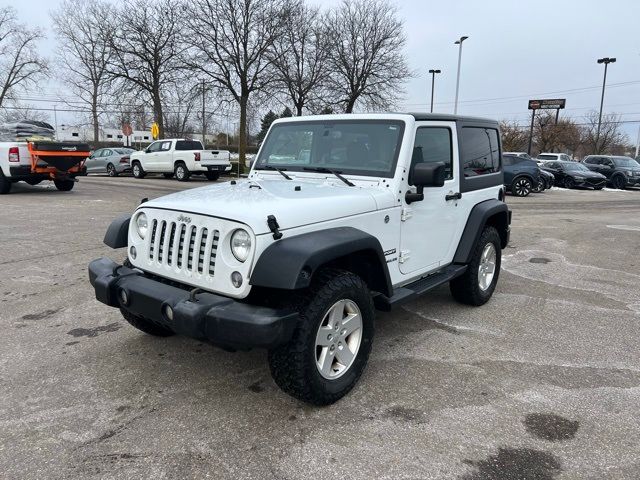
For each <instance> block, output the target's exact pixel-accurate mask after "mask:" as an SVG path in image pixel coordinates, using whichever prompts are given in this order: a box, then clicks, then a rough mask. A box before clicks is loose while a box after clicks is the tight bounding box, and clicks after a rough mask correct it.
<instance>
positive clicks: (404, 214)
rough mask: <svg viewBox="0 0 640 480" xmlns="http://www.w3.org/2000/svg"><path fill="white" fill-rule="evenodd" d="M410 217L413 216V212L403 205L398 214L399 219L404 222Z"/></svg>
mask: <svg viewBox="0 0 640 480" xmlns="http://www.w3.org/2000/svg"><path fill="white" fill-rule="evenodd" d="M411 217H413V213H411V209H410V208H408V207H404V208H403V209H402V213H401V214H400V220H402V221H403V222H406V221H407V220H409V219H410V218H411Z"/></svg>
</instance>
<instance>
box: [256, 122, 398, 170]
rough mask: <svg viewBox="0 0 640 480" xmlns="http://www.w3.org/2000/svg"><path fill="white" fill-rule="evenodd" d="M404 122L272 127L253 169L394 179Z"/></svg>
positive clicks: (327, 123) (313, 123)
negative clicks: (307, 170)
mask: <svg viewBox="0 0 640 480" xmlns="http://www.w3.org/2000/svg"><path fill="white" fill-rule="evenodd" d="M403 131H404V123H403V122H401V121H395V120H333V121H310V122H292V123H282V124H275V125H273V127H272V128H271V130H270V131H269V135H267V138H266V140H265V143H264V145H263V146H262V148H261V149H260V156H259V157H258V159H257V161H256V169H257V170H261V169H265V168H266V167H267V166H268V165H269V166H277V167H279V168H281V169H283V170H290V171H303V170H304V169H305V168H312V169H314V168H323V169H331V170H337V171H339V172H341V173H344V174H349V175H366V176H375V177H388V178H390V177H393V174H394V170H395V166H396V162H397V160H398V153H399V151H400V145H401V143H402V133H403Z"/></svg>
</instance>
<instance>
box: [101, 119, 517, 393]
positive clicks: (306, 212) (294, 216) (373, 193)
mask: <svg viewBox="0 0 640 480" xmlns="http://www.w3.org/2000/svg"><path fill="white" fill-rule="evenodd" d="M500 153H501V148H500V134H499V128H498V124H497V122H495V121H491V120H486V119H479V118H468V117H458V116H450V115H437V114H378V115H373V114H371V115H368V114H367V115H326V116H316V117H300V118H287V119H282V120H277V121H276V122H274V123H273V125H272V127H271V129H270V130H269V133H268V135H267V137H266V139H265V141H264V143H263V144H262V147H261V148H260V151H259V153H258V156H257V158H256V161H255V163H254V165H253V168H252V170H251V172H250V174H249V178H248V179H246V180H244V181H235V180H232V181H230V182H226V183H223V184H218V185H211V186H206V187H202V188H199V189H193V190H188V191H183V192H179V193H174V194H172V195H168V196H165V197H161V198H158V199H156V200H152V201H145V202H144V203H142V204H141V205H140V206H139V207H138V208H137V209H136V211H135V212H134V213H133V215H125V216H123V217H121V218H119V219H117V220H115V221H114V222H113V223H112V224H111V226H110V227H109V229H108V231H107V234H106V236H105V243H106V244H107V245H109V246H110V247H113V248H123V247H127V253H128V258H127V260H126V261H125V264H124V265H119V264H117V263H115V262H114V261H112V260H110V259H107V258H100V259H97V260H94V261H93V262H91V264H90V265H89V277H90V281H91V284H92V285H93V286H94V288H95V292H96V298H97V299H98V300H99V301H101V302H103V303H105V304H106V305H109V306H112V307H115V308H119V309H120V310H121V312H122V315H123V316H124V318H125V319H126V320H127V321H128V322H129V323H131V324H132V325H133V326H135V327H136V328H138V329H140V330H142V331H143V332H146V333H149V334H151V335H158V336H166V335H173V334H176V333H177V334H183V335H187V336H190V337H193V338H197V339H199V340H204V341H207V342H210V343H212V344H215V345H218V346H221V347H223V348H226V349H231V350H236V349H249V348H253V347H261V348H267V349H268V351H269V364H270V367H271V373H272V375H273V378H274V380H275V382H276V383H277V384H278V385H279V386H280V387H281V388H282V389H283V390H284V391H285V392H287V393H289V394H291V395H293V396H294V397H296V398H299V399H301V400H304V401H306V402H309V403H313V404H317V405H323V404H329V403H332V402H335V401H336V400H338V399H339V398H341V397H342V396H343V395H345V394H346V393H347V392H349V390H351V388H353V386H354V384H355V383H356V382H357V380H358V378H359V377H360V375H361V374H362V371H363V370H364V368H365V365H366V363H367V359H368V357H369V352H370V351H371V345H372V341H373V334H374V316H375V313H374V312H375V309H376V308H377V309H381V310H389V309H390V308H392V307H393V306H394V305H397V304H399V303H401V302H405V301H408V300H410V299H412V298H415V297H416V296H417V295H420V294H422V293H424V292H426V291H428V290H430V289H432V288H434V287H436V286H438V285H441V284H443V283H446V282H448V283H449V285H450V288H451V293H452V294H453V297H454V298H455V299H457V300H459V301H461V302H463V303H466V304H470V305H482V304H484V303H485V302H487V301H488V300H489V298H490V297H491V295H492V293H493V291H494V289H495V287H496V282H497V281H498V275H499V272H500V260H501V251H502V249H503V248H505V246H506V245H507V242H508V241H509V230H510V227H509V225H510V223H511V214H510V211H509V209H508V208H507V205H506V204H505V203H504V201H503V200H504V194H505V193H504V189H503V186H502V185H503V179H502V171H501V155H500Z"/></svg>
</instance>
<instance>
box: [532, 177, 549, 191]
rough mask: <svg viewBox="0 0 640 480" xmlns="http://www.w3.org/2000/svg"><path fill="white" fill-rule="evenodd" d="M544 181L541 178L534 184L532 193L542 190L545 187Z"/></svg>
mask: <svg viewBox="0 0 640 480" xmlns="http://www.w3.org/2000/svg"><path fill="white" fill-rule="evenodd" d="M546 185H547V184H546V183H545V181H544V180H543V179H542V178H541V179H540V180H539V181H538V183H537V184H536V186H535V187H534V188H533V192H534V193H540V192H542V191H544V189H545V188H546Z"/></svg>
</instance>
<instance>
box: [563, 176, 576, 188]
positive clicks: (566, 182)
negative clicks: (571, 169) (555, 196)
mask: <svg viewBox="0 0 640 480" xmlns="http://www.w3.org/2000/svg"><path fill="white" fill-rule="evenodd" d="M575 186H576V182H575V181H574V180H573V178H571V177H567V178H565V179H564V188H573V187H575Z"/></svg>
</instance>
